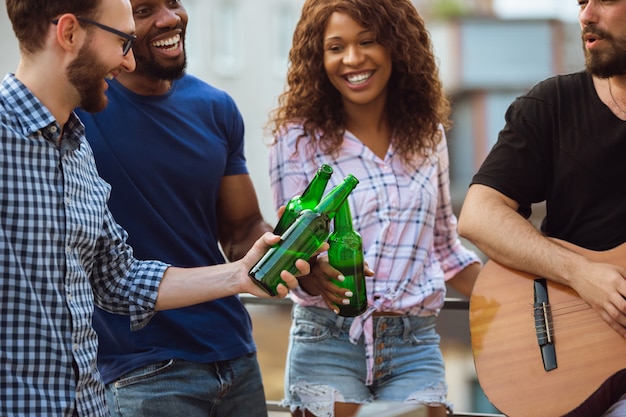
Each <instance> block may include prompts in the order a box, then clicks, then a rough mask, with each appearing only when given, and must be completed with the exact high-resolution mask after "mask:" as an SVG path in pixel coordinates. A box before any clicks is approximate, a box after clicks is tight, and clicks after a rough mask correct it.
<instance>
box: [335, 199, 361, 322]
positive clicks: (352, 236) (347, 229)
mask: <svg viewBox="0 0 626 417" xmlns="http://www.w3.org/2000/svg"><path fill="white" fill-rule="evenodd" d="M333 221H334V230H333V232H332V233H331V235H330V237H329V238H328V243H329V244H330V248H329V249H328V262H329V263H330V264H331V265H332V266H333V267H334V268H335V269H336V270H338V271H339V272H340V273H341V275H343V276H344V277H345V279H344V280H343V281H339V280H333V283H334V284H335V285H337V286H339V287H342V288H346V289H348V290H350V291H351V292H352V297H350V304H338V305H337V307H338V308H339V315H340V316H345V317H354V316H358V315H360V314H362V313H364V312H365V310H367V292H366V288H365V274H364V273H363V269H364V264H363V243H362V240H361V235H360V234H359V233H358V232H356V231H355V230H354V228H353V227H352V216H351V215H350V204H349V203H348V200H346V201H344V203H343V204H342V205H341V207H340V208H339V211H337V214H336V215H335V218H334V220H333Z"/></svg>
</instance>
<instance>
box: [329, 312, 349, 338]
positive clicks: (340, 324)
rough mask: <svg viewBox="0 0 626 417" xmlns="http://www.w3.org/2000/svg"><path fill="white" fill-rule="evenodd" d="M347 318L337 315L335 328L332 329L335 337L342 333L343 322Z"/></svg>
mask: <svg viewBox="0 0 626 417" xmlns="http://www.w3.org/2000/svg"><path fill="white" fill-rule="evenodd" d="M345 319H346V318H345V317H343V316H337V319H336V320H335V328H334V329H332V334H333V336H334V337H339V335H340V334H341V328H342V327H343V322H344V320H345Z"/></svg>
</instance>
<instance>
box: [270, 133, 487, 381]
mask: <svg viewBox="0 0 626 417" xmlns="http://www.w3.org/2000/svg"><path fill="white" fill-rule="evenodd" d="M301 133H302V130H301V128H300V127H299V126H291V128H290V129H289V130H288V131H287V132H286V134H285V135H283V136H281V137H279V138H278V143H277V144H276V145H274V146H272V147H271V150H270V177H271V182H272V190H273V193H274V203H275V205H276V208H277V209H278V207H280V206H281V205H284V204H285V203H286V202H287V201H288V200H289V199H290V198H291V197H293V196H294V195H297V194H300V193H302V191H303V190H304V188H306V186H307V184H308V183H309V182H310V181H311V179H312V178H313V176H314V175H315V173H316V172H317V170H318V168H319V167H320V165H322V164H323V163H327V164H329V165H330V166H332V167H333V170H334V173H333V176H332V177H331V179H330V182H329V184H328V187H327V191H328V190H330V189H331V188H332V187H334V186H335V185H337V184H338V183H339V182H341V181H342V180H343V178H345V176H346V175H348V174H353V175H354V176H355V177H357V178H358V179H359V184H358V185H357V187H356V188H355V189H354V191H353V192H352V194H351V195H350V197H349V199H350V207H351V210H352V217H353V221H354V227H355V229H356V230H357V231H358V232H359V233H360V234H361V236H362V238H363V251H364V255H365V260H366V262H367V263H368V264H369V267H370V268H371V269H372V270H373V271H374V276H373V277H368V278H367V294H368V301H369V306H370V307H369V309H368V310H367V311H366V312H365V313H364V314H363V315H361V316H359V317H357V318H356V319H355V321H354V323H353V325H352V327H351V329H350V337H351V340H352V342H353V343H356V342H357V341H358V340H359V338H360V337H361V335H364V337H365V343H366V351H367V357H366V360H367V363H368V369H369V372H368V382H367V384H368V385H369V384H371V383H372V380H373V378H372V369H373V357H374V355H373V325H372V313H373V312H374V311H389V312H395V313H403V314H409V315H418V316H429V315H437V314H438V313H439V311H440V310H441V307H442V306H443V302H444V298H445V293H446V287H445V281H446V280H448V279H450V278H452V277H453V276H454V275H456V274H457V273H458V272H460V271H461V270H463V269H464V268H465V267H467V266H468V265H470V264H472V263H474V262H480V260H479V258H478V257H477V255H476V254H475V253H474V252H472V251H470V250H468V249H466V248H465V247H463V246H462V244H461V241H460V240H459V236H458V234H457V231H456V225H457V219H456V217H455V215H454V213H453V212H452V204H451V201H450V190H449V184H450V179H449V174H448V164H449V161H448V148H447V143H446V140H445V136H444V140H442V141H441V143H440V145H439V147H438V149H437V152H436V154H433V155H432V156H430V157H429V158H424V159H423V160H422V161H421V162H420V164H419V167H418V168H417V169H415V168H407V167H406V165H405V164H403V162H402V160H401V158H400V157H399V155H396V153H395V149H394V148H393V146H392V147H390V149H389V150H388V152H387V155H386V156H385V159H380V158H379V157H377V156H376V155H374V153H372V152H371V151H370V149H369V148H367V147H366V146H364V145H363V144H362V143H361V142H360V141H359V140H358V139H357V138H356V137H355V136H354V135H352V134H351V133H350V132H346V134H345V135H344V141H343V145H342V147H341V149H340V152H339V154H338V155H337V156H336V157H333V156H331V155H325V154H323V153H322V152H321V151H319V150H318V151H312V150H311V148H310V147H309V146H307V142H308V140H309V139H303V140H301V141H300V143H299V146H298V152H297V153H295V149H296V148H295V143H296V138H297V137H298V135H299V134H301ZM291 298H292V299H293V301H294V302H296V303H298V304H300V305H303V306H317V307H322V308H328V307H327V306H326V304H325V303H324V301H323V300H322V298H321V296H310V295H308V294H307V293H306V292H304V291H302V290H301V289H296V290H294V291H292V292H291Z"/></svg>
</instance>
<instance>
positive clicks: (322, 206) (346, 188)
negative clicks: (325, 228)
mask: <svg viewBox="0 0 626 417" xmlns="http://www.w3.org/2000/svg"><path fill="white" fill-rule="evenodd" d="M358 183H359V180H357V179H356V177H355V176H354V175H352V174H348V176H347V177H346V178H345V179H344V180H343V182H342V183H341V184H339V185H338V186H336V187H335V188H333V189H332V190H331V191H330V192H329V193H328V194H326V196H324V198H323V199H322V201H320V202H319V204H318V205H317V207H315V211H317V212H320V213H324V214H326V215H327V216H328V217H330V218H334V217H335V214H336V213H337V211H338V210H339V207H341V205H342V204H343V202H344V201H345V200H346V199H347V198H348V195H350V193H351V192H352V190H354V187H356V185H357V184H358Z"/></svg>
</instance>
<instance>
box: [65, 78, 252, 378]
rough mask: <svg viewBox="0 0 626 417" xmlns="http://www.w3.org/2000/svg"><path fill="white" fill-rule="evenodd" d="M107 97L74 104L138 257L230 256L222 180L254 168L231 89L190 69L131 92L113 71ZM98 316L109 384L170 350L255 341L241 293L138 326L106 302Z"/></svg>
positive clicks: (193, 261) (228, 352)
mask: <svg viewBox="0 0 626 417" xmlns="http://www.w3.org/2000/svg"><path fill="white" fill-rule="evenodd" d="M107 96H108V98H109V104H108V106H107V108H106V109H105V110H104V111H103V112H100V113H97V114H88V113H85V112H82V111H77V113H78V115H79V117H80V119H81V120H82V121H83V123H84V124H85V127H86V136H87V139H88V141H89V143H90V144H91V146H92V148H93V152H94V155H95V158H96V164H97V167H98V171H99V172H100V175H101V176H102V177H103V178H104V179H105V180H106V181H108V182H109V183H110V184H111V186H112V191H111V198H110V201H109V206H110V208H111V211H112V213H113V215H114V216H115V219H116V220H117V221H118V222H119V223H120V224H121V225H122V226H124V228H126V230H127V231H128V233H129V239H128V242H129V243H130V244H131V245H132V246H133V248H134V250H135V256H136V257H137V258H138V259H158V260H162V261H165V262H168V263H170V264H172V265H174V266H181V267H192V266H204V265H214V264H220V263H224V258H223V255H222V253H221V251H220V249H219V247H218V243H217V242H218V227H217V225H218V221H219V219H217V215H216V205H217V199H218V195H219V189H220V183H221V180H222V177H223V176H226V175H237V174H246V173H248V171H247V167H246V161H245V157H244V142H243V134H244V126H243V120H242V118H241V114H240V113H239V110H238V109H237V106H236V104H235V103H234V101H233V100H232V98H231V97H230V96H229V95H228V94H226V93H225V92H223V91H221V90H218V89H216V88H214V87H212V86H210V85H208V84H206V83H205V82H203V81H201V80H199V79H197V78H195V77H193V76H191V75H188V74H187V75H185V76H184V77H183V78H181V79H179V80H176V81H175V82H174V83H173V86H172V88H171V89H170V91H169V92H168V93H167V94H165V95H162V96H140V95H137V94H134V93H132V92H131V91H129V90H127V89H126V88H124V87H123V86H122V85H121V84H120V83H119V82H117V81H115V80H114V81H111V82H109V90H108V91H107ZM93 324H94V328H95V329H96V331H97V332H98V335H99V340H100V347H99V352H98V367H99V370H100V372H101V374H102V378H103V380H104V382H105V383H109V382H111V381H114V380H116V379H118V378H119V377H121V376H123V375H124V374H126V373H128V372H130V371H132V370H133V369H136V368H138V367H141V366H145V365H148V364H151V363H155V362H159V361H164V360H168V359H171V358H178V359H183V360H188V361H194V362H213V361H221V360H228V359H232V358H235V357H239V356H242V355H246V354H248V353H252V352H254V351H255V349H256V348H255V345H254V342H253V339H252V330H251V323H250V317H249V315H248V313H247V311H246V309H245V307H244V306H243V304H242V303H241V301H240V299H239V297H237V296H231V297H226V298H222V299H219V300H215V301H211V302H208V303H204V304H200V305H196V306H191V307H187V308H182V309H177V310H169V311H161V312H159V313H157V314H156V315H155V316H154V318H152V320H151V321H150V323H149V324H148V325H147V326H146V327H144V328H143V329H141V330H138V331H134V332H131V331H130V323H129V319H128V317H127V316H123V315H115V314H111V313H108V312H105V311H103V310H100V309H96V312H95V314H94V320H93Z"/></svg>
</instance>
